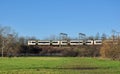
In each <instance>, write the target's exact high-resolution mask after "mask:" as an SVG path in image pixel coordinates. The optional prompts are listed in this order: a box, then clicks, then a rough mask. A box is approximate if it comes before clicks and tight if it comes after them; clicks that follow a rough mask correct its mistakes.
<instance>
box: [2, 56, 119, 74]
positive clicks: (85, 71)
mask: <svg viewBox="0 0 120 74" xmlns="http://www.w3.org/2000/svg"><path fill="white" fill-rule="evenodd" d="M0 74H120V61H111V60H107V59H106V60H105V59H98V58H80V57H18V58H17V57H16V58H0Z"/></svg>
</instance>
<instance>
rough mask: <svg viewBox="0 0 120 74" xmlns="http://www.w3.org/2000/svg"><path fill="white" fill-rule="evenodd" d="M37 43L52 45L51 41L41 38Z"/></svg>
mask: <svg viewBox="0 0 120 74" xmlns="http://www.w3.org/2000/svg"><path fill="white" fill-rule="evenodd" d="M37 45H50V41H45V40H40V41H38V42H37Z"/></svg>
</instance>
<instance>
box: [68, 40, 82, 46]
mask: <svg viewBox="0 0 120 74" xmlns="http://www.w3.org/2000/svg"><path fill="white" fill-rule="evenodd" d="M70 45H83V40H71V41H70Z"/></svg>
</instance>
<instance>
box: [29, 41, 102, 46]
mask: <svg viewBox="0 0 120 74" xmlns="http://www.w3.org/2000/svg"><path fill="white" fill-rule="evenodd" d="M28 45H47V46H49V45H53V46H59V45H63V46H67V45H71V46H79V45H102V40H86V41H84V40H70V41H67V40H61V41H59V40H53V41H49V40H39V41H35V40H29V41H28Z"/></svg>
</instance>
